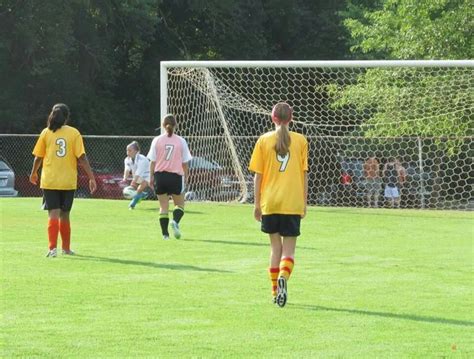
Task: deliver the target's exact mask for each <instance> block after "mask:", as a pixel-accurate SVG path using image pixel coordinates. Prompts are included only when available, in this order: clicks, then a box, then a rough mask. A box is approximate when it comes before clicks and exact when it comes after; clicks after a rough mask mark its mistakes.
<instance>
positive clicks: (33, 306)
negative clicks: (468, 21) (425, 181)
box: [0, 198, 474, 358]
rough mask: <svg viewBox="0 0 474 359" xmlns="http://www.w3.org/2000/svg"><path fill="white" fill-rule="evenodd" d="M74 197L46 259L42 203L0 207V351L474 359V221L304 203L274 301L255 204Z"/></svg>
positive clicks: (460, 215) (457, 215)
mask: <svg viewBox="0 0 474 359" xmlns="http://www.w3.org/2000/svg"><path fill="white" fill-rule="evenodd" d="M127 203H128V202H126V201H106V200H87V199H86V200H76V201H75V204H74V208H73V212H72V230H73V238H72V248H73V249H74V250H75V251H76V253H77V255H76V256H74V257H64V256H61V255H59V256H58V258H54V259H50V258H45V257H44V255H45V254H46V250H47V239H46V227H45V226H46V219H47V214H46V213H45V212H44V211H42V210H40V199H38V198H36V199H25V198H14V199H1V200H0V206H1V246H2V247H1V260H2V270H1V303H2V310H1V315H2V320H1V334H0V335H1V342H0V344H1V348H2V351H1V357H4V358H10V357H25V358H32V357H38V358H40V357H41V358H43V357H62V358H123V357H162V358H182V357H184V358H191V357H194V358H275V357H288V358H314V357H344V358H354V357H361V358H372V357H379V358H386V357H400V358H405V357H435V358H440V357H451V356H452V357H462V358H468V357H471V358H472V357H474V296H473V294H474V285H473V263H474V254H473V243H474V239H473V223H474V222H473V219H474V216H473V214H472V213H467V212H454V211H453V212H442V211H411V210H394V211H391V210H367V209H335V208H311V209H310V210H309V212H308V216H307V218H306V219H305V220H304V221H303V222H302V236H301V237H300V238H299V239H298V244H297V252H296V260H295V262H296V263H295V270H294V272H293V275H292V277H291V279H290V281H289V285H288V290H289V301H288V304H287V305H286V307H285V308H278V307H276V306H275V305H273V304H271V302H270V284H269V280H268V277H267V273H266V269H267V266H268V255H269V246H268V240H267V238H266V237H265V235H263V234H262V233H261V232H260V231H259V225H258V224H257V223H256V222H255V221H254V220H253V217H252V207H251V206H249V205H233V204H220V205H219V204H199V203H190V204H187V208H186V209H187V212H186V215H185V217H184V218H183V221H182V225H181V228H182V232H183V239H181V240H179V241H178V240H171V241H163V240H162V239H161V236H160V233H159V226H158V216H157V203H156V202H150V201H147V202H142V203H141V204H140V205H139V206H138V207H137V209H136V210H135V211H133V212H130V211H128V210H127Z"/></svg>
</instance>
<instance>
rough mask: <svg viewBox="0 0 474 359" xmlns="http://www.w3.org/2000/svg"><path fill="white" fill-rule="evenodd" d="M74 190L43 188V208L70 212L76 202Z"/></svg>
mask: <svg viewBox="0 0 474 359" xmlns="http://www.w3.org/2000/svg"><path fill="white" fill-rule="evenodd" d="M74 192H75V191H74V190H59V189H43V209H45V210H52V209H60V210H61V211H64V212H70V211H71V208H72V203H73V202H74Z"/></svg>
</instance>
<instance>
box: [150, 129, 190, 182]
mask: <svg viewBox="0 0 474 359" xmlns="http://www.w3.org/2000/svg"><path fill="white" fill-rule="evenodd" d="M147 157H148V159H149V160H150V161H153V162H155V172H171V173H177V174H179V175H180V176H183V175H184V171H183V163H186V162H189V161H191V159H192V157H191V153H190V152H189V148H188V144H187V143H186V140H185V139H184V138H182V137H181V136H178V135H174V134H173V135H172V136H171V137H168V135H167V134H163V135H160V136H158V137H155V138H154V139H153V142H152V143H151V146H150V151H149V152H148V156H147Z"/></svg>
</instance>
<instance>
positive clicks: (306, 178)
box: [301, 171, 308, 218]
mask: <svg viewBox="0 0 474 359" xmlns="http://www.w3.org/2000/svg"><path fill="white" fill-rule="evenodd" d="M307 206H308V171H304V213H303V215H302V216H301V218H304V217H306V208H307Z"/></svg>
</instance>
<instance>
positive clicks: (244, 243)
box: [180, 239, 316, 251]
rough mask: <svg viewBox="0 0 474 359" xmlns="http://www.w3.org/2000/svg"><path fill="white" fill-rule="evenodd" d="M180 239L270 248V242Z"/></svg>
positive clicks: (299, 247)
mask: <svg viewBox="0 0 474 359" xmlns="http://www.w3.org/2000/svg"><path fill="white" fill-rule="evenodd" d="M180 241H187V242H204V243H212V244H216V243H217V244H230V245H235V246H254V247H268V248H270V243H267V242H265V243H257V242H236V241H222V240H209V239H180ZM296 249H305V250H310V251H315V250H316V248H310V247H301V246H299V245H298V243H296Z"/></svg>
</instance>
